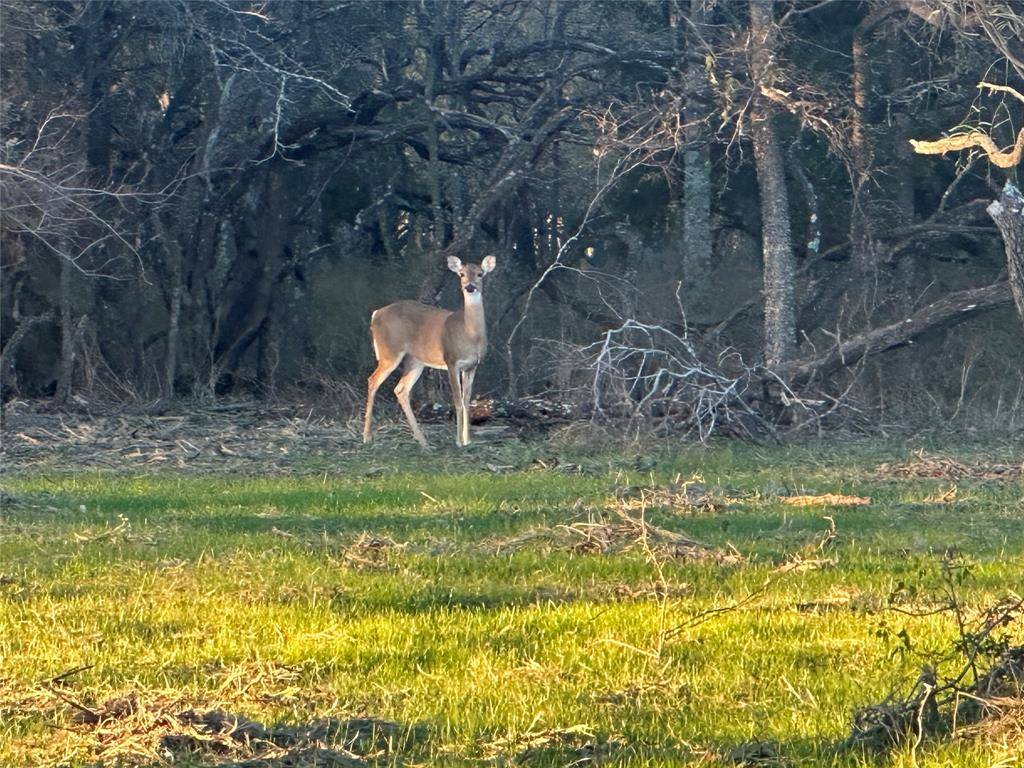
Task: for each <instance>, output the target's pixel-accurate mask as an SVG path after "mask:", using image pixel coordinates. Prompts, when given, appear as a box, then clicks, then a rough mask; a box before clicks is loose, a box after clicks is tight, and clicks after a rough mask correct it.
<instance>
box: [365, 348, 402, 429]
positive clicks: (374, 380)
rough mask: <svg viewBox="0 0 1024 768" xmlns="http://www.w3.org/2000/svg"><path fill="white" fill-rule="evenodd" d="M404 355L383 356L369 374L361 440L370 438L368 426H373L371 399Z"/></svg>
mask: <svg viewBox="0 0 1024 768" xmlns="http://www.w3.org/2000/svg"><path fill="white" fill-rule="evenodd" d="M403 357H404V355H399V356H398V357H396V358H393V359H390V360H389V359H388V358H384V359H382V360H380V361H379V362H378V363H377V369H376V370H375V371H374V372H373V373H371V374H370V379H369V382H368V385H367V393H366V418H365V419H364V421H363V442H364V443H368V442H370V440H371V435H370V428H371V427H372V426H373V399H374V398H375V397H376V396H377V390H378V389H380V385H381V384H383V383H384V379H386V378H387V377H388V376H390V375H391V374H392V372H393V371H394V370H395V368H397V367H398V364H399V363H400V362H402V358H403Z"/></svg>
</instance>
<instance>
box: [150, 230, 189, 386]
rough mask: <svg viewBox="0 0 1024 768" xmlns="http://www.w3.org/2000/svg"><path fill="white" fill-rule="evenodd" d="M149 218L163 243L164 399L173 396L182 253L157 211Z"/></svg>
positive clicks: (178, 331) (181, 282) (178, 327)
mask: <svg viewBox="0 0 1024 768" xmlns="http://www.w3.org/2000/svg"><path fill="white" fill-rule="evenodd" d="M151 220H152V222H153V228H154V229H155V230H156V236H157V237H158V238H159V239H160V243H161V245H162V246H163V251H164V256H165V258H166V259H167V274H168V280H169V281H170V285H169V286H168V289H169V290H168V299H167V304H168V306H167V347H166V352H165V354H164V371H163V381H161V382H160V389H161V390H162V391H161V396H162V397H164V398H166V399H172V398H173V397H174V382H175V380H176V379H177V378H178V348H179V346H180V339H181V302H182V296H183V293H184V287H185V280H184V270H183V265H182V261H183V254H182V248H181V243H180V242H178V241H177V240H176V239H175V238H172V237H169V236H168V234H167V228H166V227H165V226H164V223H163V221H162V220H161V219H160V212H159V211H157V210H154V211H153V212H152V217H151Z"/></svg>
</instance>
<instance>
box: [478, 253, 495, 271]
mask: <svg viewBox="0 0 1024 768" xmlns="http://www.w3.org/2000/svg"><path fill="white" fill-rule="evenodd" d="M495 266H497V262H496V261H495V260H494V257H493V256H486V257H484V260H483V261H481V262H480V269H482V270H483V273H484V274H485V275H486V274H487V273H488V272H492V271H493V270H494V267H495Z"/></svg>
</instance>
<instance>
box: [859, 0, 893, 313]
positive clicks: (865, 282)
mask: <svg viewBox="0 0 1024 768" xmlns="http://www.w3.org/2000/svg"><path fill="white" fill-rule="evenodd" d="M900 8H901V5H900V4H899V3H888V4H884V5H882V6H880V7H878V8H876V9H875V10H873V11H870V12H869V13H868V14H867V15H866V16H865V17H864V18H863V19H862V20H861V22H860V23H859V24H858V25H857V27H856V28H855V29H854V31H853V44H852V46H851V53H852V59H853V62H852V63H853V74H852V78H851V82H850V91H851V94H852V96H853V109H852V111H851V113H850V121H851V126H850V166H851V167H850V176H851V184H852V193H853V195H852V200H851V207H850V244H851V249H850V256H851V264H852V267H853V270H852V275H851V277H852V280H853V286H852V289H853V290H852V294H853V295H854V296H859V297H861V298H863V297H866V296H867V295H868V293H869V289H870V287H871V286H872V285H874V284H875V283H876V282H877V274H876V272H877V270H878V260H879V247H878V242H877V239H876V231H877V222H876V221H875V219H876V216H875V214H876V200H875V195H874V193H873V187H872V185H873V184H874V183H875V182H874V178H873V177H874V175H875V172H876V168H875V147H874V144H873V140H872V137H871V135H870V133H869V132H868V127H867V126H868V123H869V121H870V118H871V115H870V112H871V109H872V107H873V100H872V92H873V91H872V84H871V57H870V55H869V52H868V44H869V43H870V41H871V37H872V35H873V34H874V33H875V31H876V30H877V29H878V27H879V25H880V24H881V23H882V22H883V21H884V20H885V19H887V18H889V17H890V16H892V15H893V14H895V13H897V12H899V10H900Z"/></svg>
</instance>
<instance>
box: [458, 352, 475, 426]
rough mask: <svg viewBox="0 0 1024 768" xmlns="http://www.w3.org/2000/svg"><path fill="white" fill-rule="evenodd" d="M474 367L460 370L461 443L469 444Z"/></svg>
mask: <svg viewBox="0 0 1024 768" xmlns="http://www.w3.org/2000/svg"><path fill="white" fill-rule="evenodd" d="M475 377H476V368H467V369H466V370H464V371H463V372H462V433H461V434H462V444H463V445H469V403H470V400H472V399H473V379H474V378H475Z"/></svg>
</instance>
